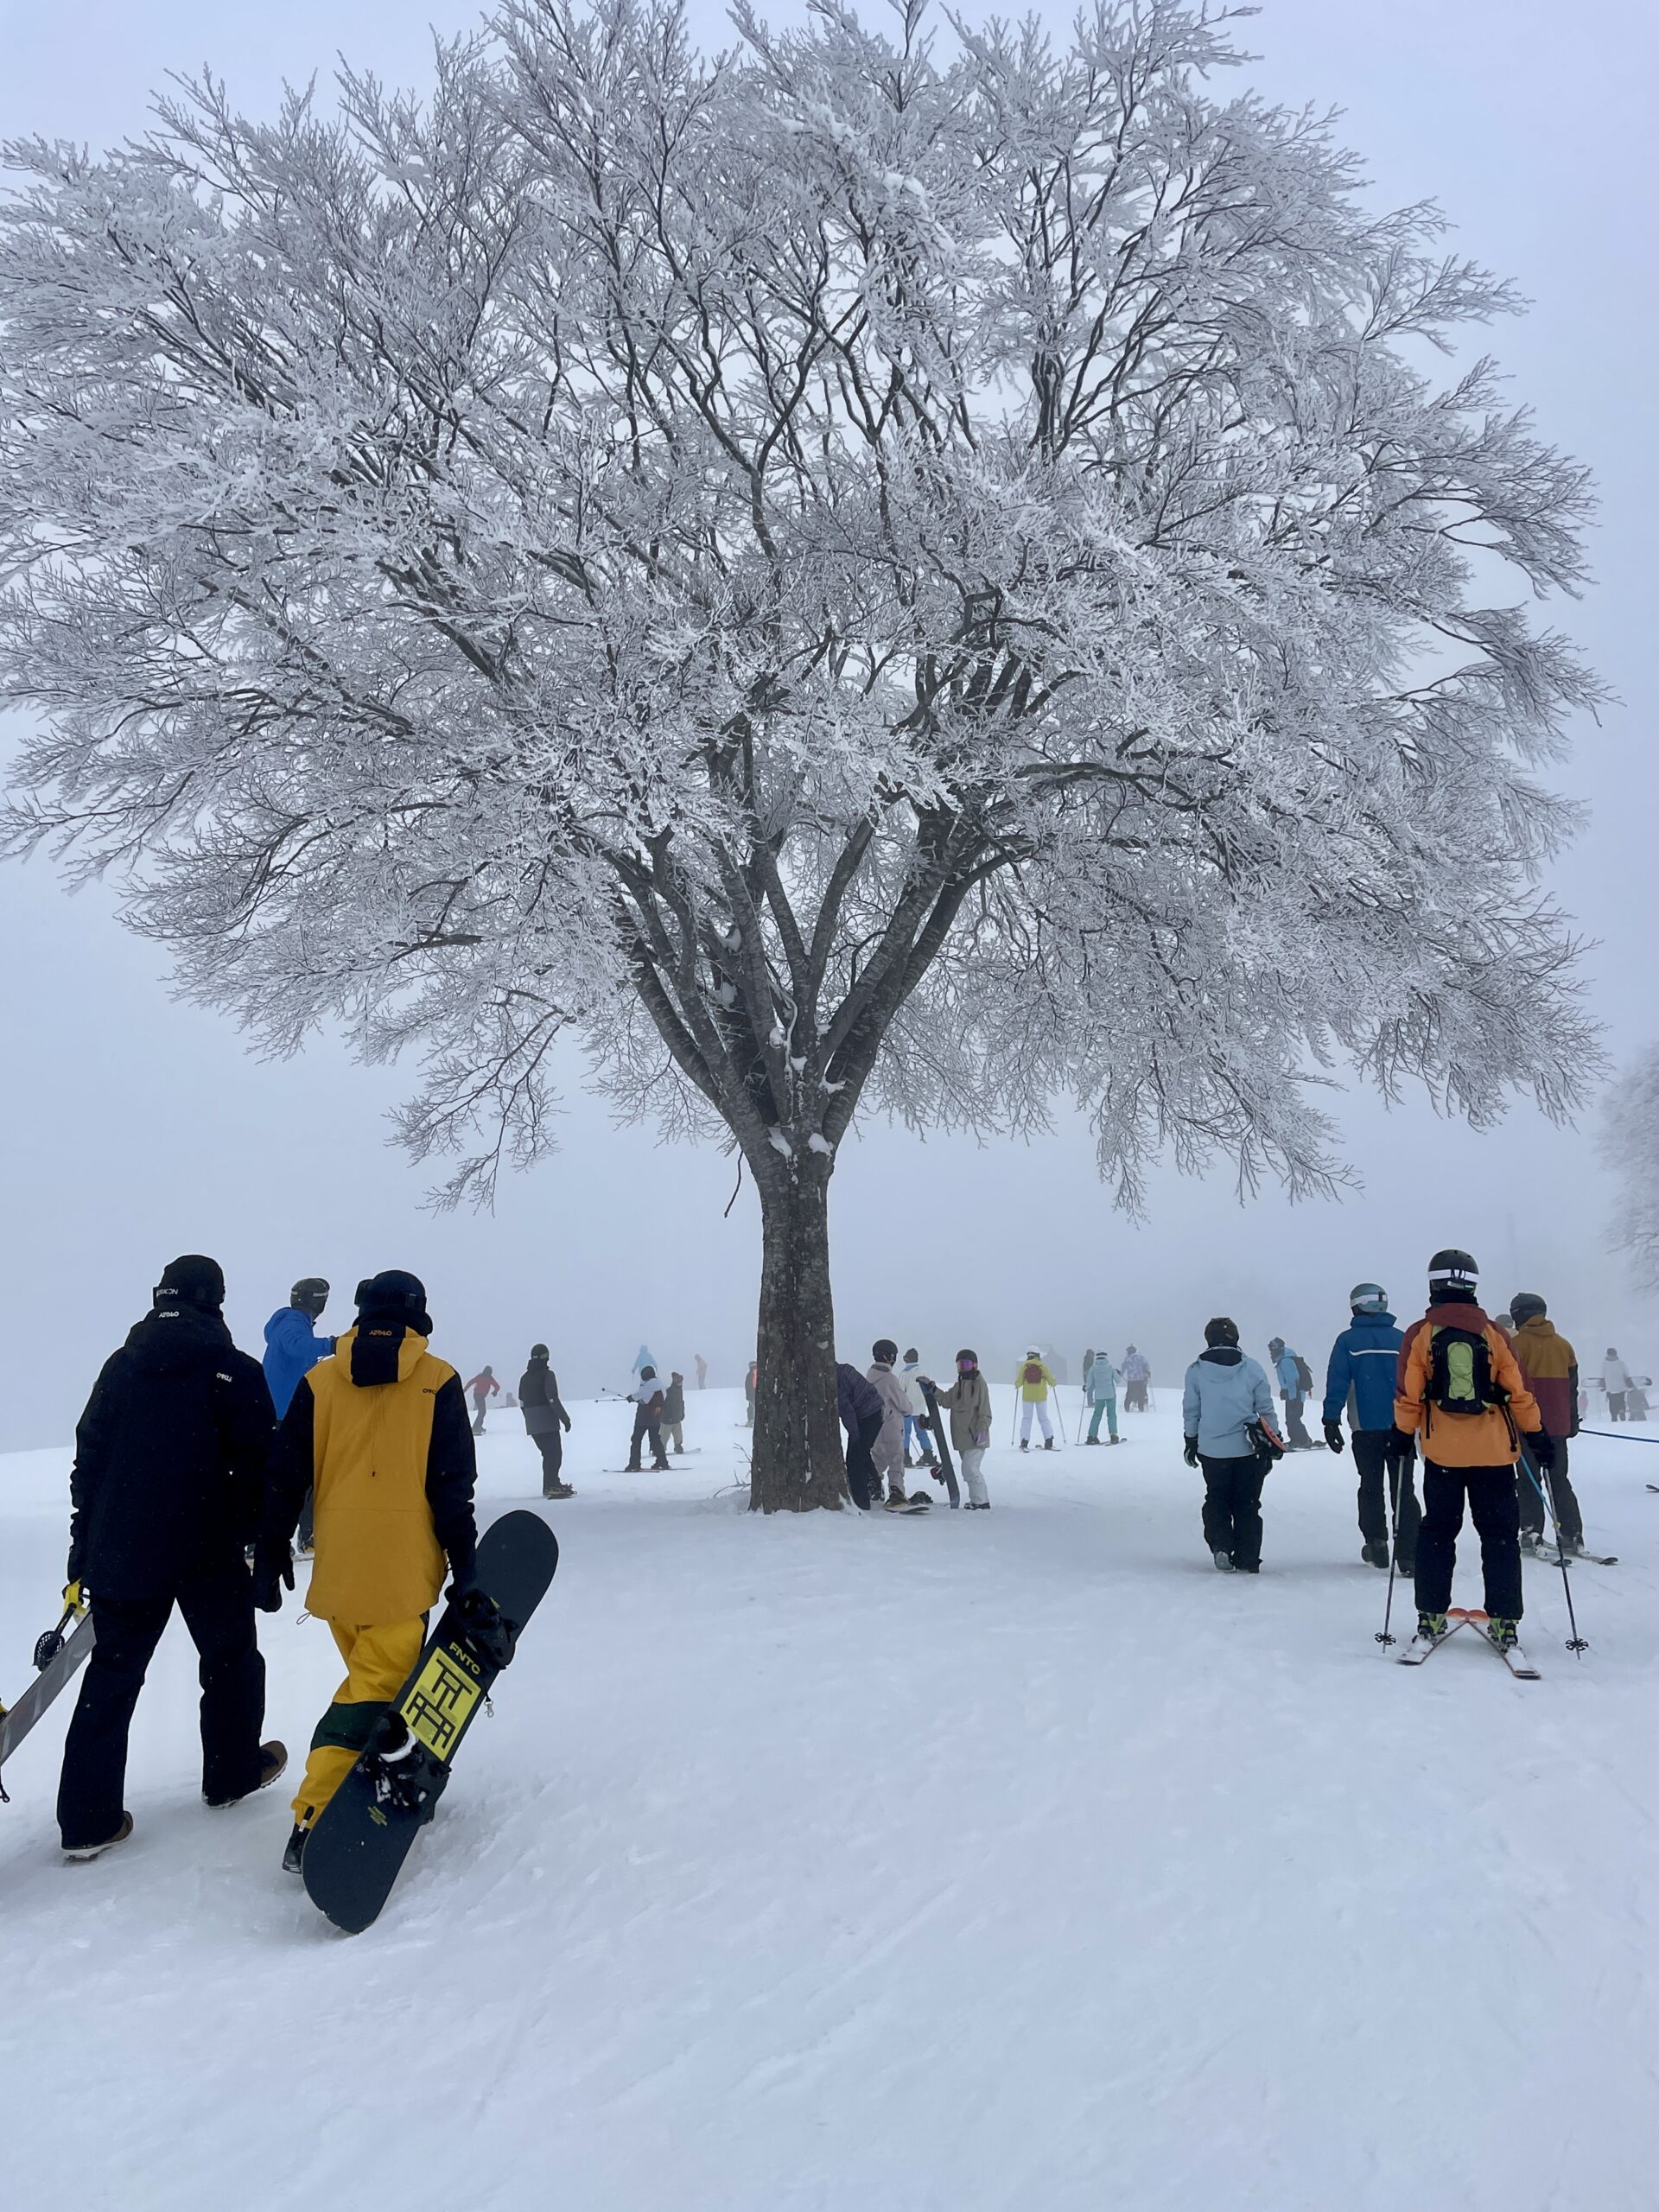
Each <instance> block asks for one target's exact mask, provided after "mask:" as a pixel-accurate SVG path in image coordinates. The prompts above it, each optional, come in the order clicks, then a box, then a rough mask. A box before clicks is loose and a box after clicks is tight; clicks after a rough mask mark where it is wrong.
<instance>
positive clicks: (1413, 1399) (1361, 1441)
mask: <svg viewBox="0 0 1659 2212" xmlns="http://www.w3.org/2000/svg"><path fill="white" fill-rule="evenodd" d="M1478 1281H1479V1277H1478V1270H1477V1268H1476V1266H1475V1262H1474V1261H1473V1260H1472V1259H1471V1257H1470V1255H1468V1253H1466V1252H1463V1251H1459V1250H1455V1249H1446V1250H1443V1251H1440V1252H1437V1253H1436V1254H1435V1255H1434V1256H1433V1259H1432V1260H1431V1261H1430V1262H1429V1268H1428V1291H1429V1298H1428V1306H1427V1312H1426V1313H1425V1314H1424V1316H1423V1318H1422V1319H1421V1320H1419V1321H1414V1322H1413V1323H1412V1324H1411V1325H1410V1326H1409V1327H1408V1329H1406V1330H1404V1331H1403V1332H1402V1330H1401V1329H1400V1327H1399V1326H1398V1325H1397V1324H1396V1322H1395V1319H1394V1316H1393V1315H1392V1314H1391V1313H1389V1301H1388V1297H1387V1294H1386V1293H1385V1292H1384V1291H1383V1288H1382V1287H1381V1285H1380V1284H1377V1283H1369V1282H1368V1283H1357V1284H1356V1285H1355V1287H1354V1288H1353V1289H1352V1290H1351V1292H1350V1294H1349V1304H1350V1310H1351V1319H1350V1321H1349V1325H1348V1326H1347V1327H1346V1328H1345V1329H1344V1330H1343V1331H1342V1332H1341V1333H1340V1335H1339V1336H1338V1338H1337V1340H1336V1342H1335V1344H1333V1345H1332V1351H1331V1359H1330V1364H1329V1367H1328V1369H1327V1371H1326V1377H1325V1402H1324V1408H1323V1417H1324V1427H1325V1443H1326V1445H1327V1446H1329V1447H1330V1449H1331V1450H1332V1452H1343V1451H1345V1450H1346V1449H1348V1448H1349V1446H1350V1444H1351V1446H1352V1450H1353V1454H1354V1460H1355V1464H1356V1466H1357V1469H1358V1473H1359V1490H1358V1508H1359V1529H1360V1536H1361V1540H1362V1544H1363V1551H1362V1554H1361V1556H1362V1557H1363V1560H1365V1561H1366V1563H1367V1564H1368V1565H1370V1566H1373V1567H1382V1568H1384V1569H1389V1568H1392V1570H1393V1571H1395V1572H1398V1573H1401V1574H1402V1575H1404V1576H1407V1577H1408V1578H1410V1579H1411V1580H1413V1582H1414V1594H1415V1599H1416V1606H1417V1634H1416V1637H1414V1639H1413V1641H1414V1643H1426V1644H1428V1645H1433V1643H1436V1642H1438V1641H1439V1639H1440V1637H1443V1636H1445V1635H1446V1631H1447V1620H1446V1609H1447V1607H1448V1606H1449V1605H1450V1604H1451V1599H1452V1569H1453V1567H1454V1564H1455V1561H1456V1552H1457V1536H1458V1531H1459V1529H1460V1528H1461V1526H1462V1524H1463V1517H1464V1513H1465V1508H1466V1510H1467V1511H1468V1513H1469V1515H1470V1516H1471V1519H1472V1520H1473V1522H1474V1524H1475V1529H1476V1531H1477V1533H1478V1535H1479V1537H1480V1545H1481V1567H1482V1572H1483V1575H1484V1597H1485V1610H1486V1612H1487V1614H1488V1616H1489V1618H1490V1625H1489V1628H1488V1630H1487V1633H1488V1634H1489V1635H1490V1636H1491V1639H1492V1641H1493V1642H1494V1643H1497V1645H1498V1646H1499V1648H1500V1649H1505V1650H1508V1651H1510V1652H1511V1653H1513V1652H1514V1651H1515V1650H1516V1649H1517V1638H1518V1633H1519V1626H1520V1622H1521V1619H1522V1612H1523V1599H1522V1565H1521V1561H1522V1553H1523V1551H1529V1552H1536V1551H1537V1550H1538V1549H1539V1548H1540V1546H1541V1542H1542V1539H1543V1533H1544V1515H1545V1504H1546V1500H1547V1499H1548V1503H1549V1505H1550V1507H1551V1509H1552V1510H1553V1513H1554V1520H1555V1531H1556V1537H1557V1541H1559V1543H1560V1548H1561V1550H1562V1552H1564V1553H1567V1554H1574V1553H1579V1552H1581V1551H1582V1549H1583V1543H1584V1522H1583V1516H1582V1515H1581V1513H1580V1509H1579V1501H1578V1498H1577V1497H1576V1495H1575V1493H1574V1491H1573V1484H1572V1482H1571V1479H1570V1478H1569V1475H1568V1471H1567V1458H1568V1454H1567V1446H1568V1442H1569V1440H1571V1439H1572V1438H1573V1437H1574V1436H1576V1435H1577V1434H1578V1433H1579V1412H1580V1378H1579V1363H1578V1355H1577V1353H1576V1352H1575V1351H1574V1350H1573V1346H1572V1344H1569V1343H1568V1341H1567V1338H1565V1337H1563V1336H1561V1335H1560V1333H1559V1332H1558V1331H1557V1330H1556V1328H1555V1325H1554V1323H1553V1322H1552V1321H1551V1320H1550V1319H1549V1313H1548V1306H1547V1305H1546V1303H1545V1301H1544V1300H1543V1299H1542V1298H1541V1297H1540V1296H1539V1295H1538V1294H1537V1293H1535V1292H1533V1291H1526V1292H1522V1293H1521V1294H1518V1295H1517V1296H1516V1297H1515V1298H1513V1299H1512V1300H1510V1308H1509V1312H1508V1313H1507V1314H1505V1315H1503V1317H1502V1321H1503V1325H1501V1326H1500V1325H1499V1323H1498V1322H1497V1321H1494V1320H1491V1319H1488V1317H1487V1315H1486V1314H1485V1313H1484V1311H1483V1309H1482V1308H1481V1306H1480V1304H1479V1301H1478ZM1270 1350H1271V1351H1272V1353H1273V1356H1274V1367H1275V1370H1276V1374H1277V1379H1278V1382H1279V1384H1280V1391H1281V1398H1282V1399H1283V1401H1284V1402H1285V1406H1286V1413H1287V1425H1288V1426H1289V1427H1290V1429H1291V1435H1292V1440H1293V1441H1294V1436H1295V1431H1296V1429H1297V1427H1299V1426H1300V1419H1299V1416H1300V1410H1301V1403H1302V1401H1303V1400H1304V1399H1305V1398H1306V1395H1307V1389H1308V1384H1309V1383H1310V1382H1311V1377H1309V1376H1308V1375H1307V1372H1306V1366H1305V1364H1304V1363H1302V1362H1301V1361H1300V1360H1299V1359H1296V1358H1295V1356H1294V1355H1290V1356H1289V1357H1288V1358H1287V1357H1286V1347H1285V1346H1284V1344H1283V1343H1282V1341H1281V1339H1279V1338H1274V1343H1273V1344H1272V1346H1271V1347H1270ZM1293 1361H1294V1365H1293V1364H1292V1362H1293ZM1182 1414H1183V1421H1182V1427H1183V1432H1184V1435H1185V1458H1186V1461H1187V1464H1188V1465H1189V1466H1193V1467H1198V1468H1201V1469H1202V1470H1203V1473H1204V1480H1205V1496H1204V1507H1203V1528H1204V1537H1205V1543H1206V1544H1207V1545H1208V1546H1209V1547H1210V1550H1211V1555H1212V1557H1213V1559H1214V1560H1215V1564H1216V1566H1217V1567H1218V1568H1220V1569H1222V1570H1223V1571H1224V1572H1225V1573H1246V1574H1255V1573H1260V1571H1261V1565H1262V1484H1263V1481H1264V1479H1265V1478H1266V1476H1267V1474H1268V1471H1269V1470H1270V1468H1271V1467H1272V1465H1273V1463H1274V1459H1277V1458H1278V1456H1279V1455H1280V1453H1281V1452H1282V1451H1283V1450H1285V1449H1286V1448H1287V1446H1286V1443H1285V1441H1284V1440H1281V1438H1280V1437H1279V1435H1278V1434H1277V1433H1276V1431H1275V1430H1274V1427H1273V1414H1274V1408H1273V1396H1272V1390H1271V1386H1270V1384H1269V1382H1268V1375H1267V1373H1266V1371H1265V1370H1264V1369H1263V1368H1262V1366H1261V1365H1260V1364H1259V1363H1257V1362H1256V1361H1255V1360H1253V1359H1250V1358H1249V1357H1247V1356H1246V1355H1245V1354H1244V1353H1243V1352H1242V1351H1240V1349H1239V1343H1238V1330H1237V1328H1236V1325H1234V1323H1233V1322H1232V1321H1231V1320H1230V1319H1226V1318H1225V1317H1221V1318H1218V1319H1215V1320H1213V1321H1211V1323H1210V1324H1209V1325H1208V1326H1207V1328H1206V1329H1205V1351H1203V1352H1202V1353H1201V1354H1200V1356H1199V1357H1198V1359H1196V1360H1195V1361H1194V1362H1193V1363H1192V1366H1191V1367H1190V1368H1189V1369H1188V1370H1187V1373H1186V1383H1185V1390H1184V1392H1183V1395H1182ZM1344 1414H1345V1415H1346V1417H1347V1420H1348V1424H1349V1427H1348V1432H1347V1433H1344V1428H1343V1419H1344ZM1306 1442H1307V1444H1308V1446H1309V1447H1310V1448H1317V1447H1316V1446H1313V1443H1312V1440H1311V1439H1308V1440H1306ZM1420 1452H1421V1458H1422V1463H1423V1497H1422V1503H1421V1506H1420V1505H1419V1503H1418V1499H1417V1496H1416V1492H1415V1489H1414V1468H1415V1463H1416V1460H1417V1458H1418V1456H1419V1453H1420ZM1391 1533H1392V1548H1391V1546H1390V1534H1391Z"/></svg>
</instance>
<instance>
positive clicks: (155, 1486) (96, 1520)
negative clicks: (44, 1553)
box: [58, 1253, 288, 1859]
mask: <svg viewBox="0 0 1659 2212" xmlns="http://www.w3.org/2000/svg"><path fill="white" fill-rule="evenodd" d="M224 1303H225V1277H224V1275H223V1274H222V1273H221V1272H220V1269H219V1264H218V1262H217V1261H214V1260H209V1259H205V1258H203V1257H202V1256H201V1255H200V1254H197V1253H188V1254H186V1255H184V1256H183V1257H182V1258H180V1259H177V1260H174V1261H171V1262H168V1266H167V1267H166V1268H165V1269H164V1270H163V1271H162V1280H161V1281H160V1282H159V1284H158V1285H157V1286H156V1290H155V1293H154V1294H153V1296H152V1299H151V1304H150V1311H149V1314H148V1315H147V1317H146V1318H145V1319H143V1320H142V1321H140V1322H139V1323H138V1324H137V1327H135V1328H134V1329H132V1330H131V1331H130V1332H129V1334H128V1337H127V1340H126V1342H125V1344H124V1345H123V1346H122V1347H121V1349H120V1351H117V1352H114V1353H112V1354H111V1357H109V1358H108V1359H107V1360H105V1363H104V1367H103V1371H102V1372H101V1373H100V1374H99V1378H98V1381H97V1383H96V1384H95V1385H94V1386H93V1389H92V1396H91V1397H90V1398H89V1399H88V1401H87V1403H86V1411H85V1412H84V1413H83V1414H82V1415H81V1417H80V1421H79V1426H78V1427H77V1428H76V1430H75V1459H74V1465H73V1470H72V1471H71V1474H70V1478H69V1488H70V1496H71V1498H72V1500H73V1516H72V1518H71V1521H70V1525H69V1565H68V1576H69V1586H68V1588H67V1590H66V1591H65V1592H64V1597H65V1599H66V1601H67V1603H69V1604H71V1605H79V1604H80V1603H81V1602H83V1601H84V1600H86V1599H87V1597H88V1593H90V1603H91V1605H92V1624H93V1628H94V1630H95V1632H96V1636H97V1642H96V1643H94V1645H93V1647H92V1657H91V1658H90V1659H89V1660H88V1662H87V1664H86V1675H85V1677H84V1679H83V1681H82V1682H81V1686H80V1695H79V1699H78V1700H77V1701H76V1705H75V1712H74V1718H73V1719H72V1720H71V1721H70V1723H69V1733H68V1736H67V1740H66V1741H65V1744H64V1747H63V1772H62V1777H61V1779H60V1783H59V1784H58V1827H59V1830H60V1834H61V1836H62V1839H63V1848H64V1851H65V1853H67V1856H68V1857H69V1858H71V1859H95V1858H96V1857H97V1856H98V1854H99V1852H100V1851H107V1850H108V1849H109V1847H110V1846H111V1844H115V1843H122V1842H124V1841H125V1840H126V1838H127V1837H128V1836H130V1834H132V1815H131V1814H130V1813H129V1812H128V1811H127V1810H126V1808H125V1807H124V1805H123V1803H122V1802H121V1801H122V1797H123V1795H124V1783H125V1780H126V1770H127V1735H128V1731H129V1730H130V1726H131V1725H132V1715H133V1709H134V1707H136V1706H137V1702H138V1693H139V1691H140V1690H141V1689H142V1688H143V1685H144V1673H145V1669H147V1668H148V1667H149V1661H150V1655H151V1654H152V1653H153V1652H154V1650H155V1649H156V1645H157V1643H160V1641H161V1637H162V1630H163V1629H165V1628H166V1626H167V1624H168V1618H169V1617H170V1615H171V1613H172V1611H173V1608H174V1606H175V1605H177V1606H178V1608H179V1611H181V1613H182V1614H183V1616H184V1624H185V1626H186V1628H188V1630H189V1631H190V1639H191V1641H192V1643H194V1645H195V1647H196V1650H197V1653H198V1655H199V1656H200V1662H201V1665H200V1680H201V1794H202V1796H203V1797H204V1798H205V1799H206V1800H207V1803H208V1804H209V1805H211V1806H214V1807H223V1806H227V1805H234V1804H235V1803H236V1802H238V1799H240V1798H243V1797H246V1796H249V1795H250V1794H251V1792H252V1791H254V1790H256V1789H264V1788H265V1787H266V1785H267V1784H268V1783H272V1782H275V1780H276V1779H277V1776H278V1775H279V1774H280V1773H281V1772H282V1770H283V1767H284V1766H285V1765H286V1764H287V1763H288V1753H287V1751H285V1750H284V1748H283V1745H281V1744H278V1743H274V1742H273V1743H264V1744H262V1743H261V1742H260V1740H259V1730H260V1726H261V1724H262V1723H263V1721H264V1713H265V1662H264V1660H263V1659H262V1658H261V1657H260V1656H259V1646H258V1642H257V1637H256V1636H255V1634H254V1618H253V1592H252V1588H251V1585H250V1582H249V1580H248V1569H247V1562H246V1560H245V1556H244V1554H245V1551H246V1548H247V1546H248V1544H249V1543H250V1542H251V1540H252V1537H253V1534H254V1529H255V1528H256V1526H257V1522H258V1517H259V1507H260V1500H261V1497H262V1493H263V1490H264V1480H265V1471H266V1465H267V1462H268V1459H269V1456H270V1442H271V1434H272V1429H273V1426H274V1424H273V1421H272V1418H271V1408H270V1391H269V1390H268V1389H267V1388H266V1386H265V1378H264V1375H263V1374H262V1373H261V1371H260V1368H259V1363H258V1362H257V1360H254V1359H251V1358H250V1357H248V1355H247V1354H246V1353H245V1352H242V1351H238V1350H237V1348H236V1346H235V1345H234V1344H232V1341H231V1332H230V1331H229V1330H228V1329H227V1328H226V1325H225V1318H224V1314H223V1312H222V1310H221V1309H222V1308H223V1306H224Z"/></svg>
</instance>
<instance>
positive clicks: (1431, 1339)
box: [1389, 1250, 1555, 1646]
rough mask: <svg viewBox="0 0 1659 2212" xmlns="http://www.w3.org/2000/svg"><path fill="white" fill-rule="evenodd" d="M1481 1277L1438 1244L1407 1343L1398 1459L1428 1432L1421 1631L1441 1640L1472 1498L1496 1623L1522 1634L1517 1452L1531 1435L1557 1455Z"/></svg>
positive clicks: (1419, 1577)
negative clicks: (1483, 1294) (1483, 1302)
mask: <svg viewBox="0 0 1659 2212" xmlns="http://www.w3.org/2000/svg"><path fill="white" fill-rule="evenodd" d="M1478 1281H1479V1276H1478V1271H1477V1269H1476V1267H1475V1263H1474V1262H1473V1261H1472V1260H1471V1258H1470V1256H1469V1255H1468V1254H1467V1253H1466V1252H1459V1251H1453V1250H1446V1251H1444V1252H1437V1253H1436V1254H1435V1255H1434V1257H1433V1259H1432V1260H1431V1261H1430V1262H1429V1263H1428V1300H1429V1302H1428V1311H1427V1313H1426V1314H1425V1315H1424V1317H1423V1319H1421V1321H1414V1323H1413V1324H1412V1325H1411V1327H1410V1329H1409V1330H1408V1332H1406V1337H1405V1341H1404V1342H1403V1344H1402V1346H1401V1348H1400V1370H1399V1385H1398V1389H1396V1392H1395V1401H1394V1433H1393V1435H1392V1437H1391V1438H1390V1440H1389V1445H1390V1458H1391V1459H1392V1460H1393V1461H1394V1462H1395V1465H1398V1466H1400V1467H1401V1468H1402V1469H1404V1468H1408V1466H1409V1464H1410V1460H1411V1458H1412V1454H1413V1452H1414V1449H1415V1446H1416V1444H1417V1441H1418V1440H1419V1439H1420V1438H1421V1442H1422V1450H1423V1522H1422V1527H1421V1529H1420V1530H1419V1531H1418V1535H1417V1573H1416V1578H1415V1580H1416V1598H1417V1634H1418V1636H1419V1637H1421V1638H1423V1639H1424V1640H1425V1641H1427V1642H1429V1643H1434V1642H1438V1640H1439V1639H1440V1637H1443V1636H1444V1635H1445V1634H1446V1607H1447V1606H1448V1605H1450V1604H1451V1602H1452V1571H1453V1569H1454V1567H1456V1565H1457V1547H1458V1531H1459V1529H1460V1528H1461V1527H1462V1526H1463V1509H1464V1503H1465V1499H1466V1500H1467V1502H1468V1506H1469V1511H1470V1515H1471V1517H1472V1519H1473V1521H1474V1524H1475V1527H1476V1529H1478V1531H1479V1535H1480V1564H1481V1571H1482V1573H1483V1574H1484V1578H1485V1595H1486V1611H1487V1613H1488V1614H1489V1615H1490V1617H1491V1630H1490V1631H1489V1632H1490V1634H1491V1638H1492V1641H1493V1642H1494V1643H1497V1644H1499V1645H1504V1646H1507V1645H1512V1644H1513V1643H1515V1642H1516V1636H1517V1633H1518V1625H1519V1623H1520V1619H1521V1614H1522V1594H1521V1521H1520V1515H1519V1512H1518V1510H1517V1509H1516V1496H1515V1463H1516V1460H1517V1459H1519V1458H1520V1456H1521V1440H1522V1437H1524V1438H1525V1439H1526V1441H1527V1444H1528V1446H1529V1448H1530V1450H1531V1452H1532V1454H1533V1457H1534V1458H1535V1460H1536V1461H1537V1463H1538V1465H1540V1466H1541V1467H1544V1468H1549V1467H1553V1466H1554V1462H1555V1446H1554V1439H1553V1438H1552V1437H1551V1436H1550V1434H1549V1433H1548V1430H1547V1429H1546V1428H1545V1427H1544V1425H1543V1421H1542V1419H1541V1416H1540V1414H1539V1411H1538V1403H1537V1401H1536V1400H1535V1398H1534V1396H1533V1395H1532V1393H1531V1391H1530V1390H1529V1389H1528V1388H1527V1384H1526V1378H1525V1376H1523V1375H1522V1372H1521V1370H1520V1368H1519V1367H1518V1366H1517V1365H1516V1357H1515V1354H1514V1352H1513V1351H1512V1350H1511V1349H1510V1341H1509V1338H1507V1337H1506V1336H1505V1335H1504V1334H1503V1331H1502V1330H1501V1329H1500V1328H1498V1327H1497V1325H1496V1324H1495V1323H1493V1322H1491V1321H1489V1320H1488V1319H1487V1318H1486V1316H1485V1314H1484V1313H1483V1312H1482V1311H1481V1308H1480V1306H1479V1303H1478V1300H1477V1297H1476V1285H1477V1283H1478Z"/></svg>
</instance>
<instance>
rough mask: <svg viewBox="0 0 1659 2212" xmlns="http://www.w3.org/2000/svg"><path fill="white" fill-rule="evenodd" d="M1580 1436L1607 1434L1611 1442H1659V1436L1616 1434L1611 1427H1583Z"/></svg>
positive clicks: (1607, 1438) (1606, 1436)
mask: <svg viewBox="0 0 1659 2212" xmlns="http://www.w3.org/2000/svg"><path fill="white" fill-rule="evenodd" d="M1579 1434H1580V1436H1605V1438H1606V1440H1607V1441H1608V1442H1609V1443H1610V1444H1659V1436H1616V1435H1615V1434H1614V1433H1613V1432H1612V1430H1611V1428H1581V1429H1580V1431H1579Z"/></svg>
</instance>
